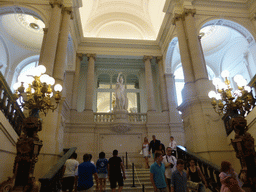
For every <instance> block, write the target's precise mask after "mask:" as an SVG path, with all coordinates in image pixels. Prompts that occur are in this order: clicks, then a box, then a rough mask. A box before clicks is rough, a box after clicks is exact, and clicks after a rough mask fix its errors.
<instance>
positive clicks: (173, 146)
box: [169, 136, 177, 157]
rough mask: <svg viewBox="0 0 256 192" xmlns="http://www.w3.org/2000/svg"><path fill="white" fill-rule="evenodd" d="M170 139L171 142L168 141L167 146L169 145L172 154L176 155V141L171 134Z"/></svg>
mask: <svg viewBox="0 0 256 192" xmlns="http://www.w3.org/2000/svg"><path fill="white" fill-rule="evenodd" d="M170 140H171V142H170V143H169V147H171V149H172V153H173V156H175V157H177V156H176V154H177V143H176V141H174V137H173V136H171V137H170Z"/></svg>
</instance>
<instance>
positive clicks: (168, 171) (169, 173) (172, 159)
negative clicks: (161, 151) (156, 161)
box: [163, 155, 177, 179]
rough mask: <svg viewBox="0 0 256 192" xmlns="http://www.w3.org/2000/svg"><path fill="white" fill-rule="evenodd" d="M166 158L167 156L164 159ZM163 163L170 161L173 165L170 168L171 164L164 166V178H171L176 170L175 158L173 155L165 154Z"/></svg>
mask: <svg viewBox="0 0 256 192" xmlns="http://www.w3.org/2000/svg"><path fill="white" fill-rule="evenodd" d="M166 158H168V159H166ZM163 163H164V165H167V164H169V163H172V164H173V165H174V166H173V168H171V166H169V167H166V168H165V176H166V178H168V179H171V178H172V173H173V172H174V171H175V170H176V164H177V159H176V158H175V157H174V156H168V155H165V156H164V157H163Z"/></svg>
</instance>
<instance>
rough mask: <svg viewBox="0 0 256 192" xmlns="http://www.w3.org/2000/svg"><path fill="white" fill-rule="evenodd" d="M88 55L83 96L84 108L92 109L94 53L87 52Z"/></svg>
mask: <svg viewBox="0 0 256 192" xmlns="http://www.w3.org/2000/svg"><path fill="white" fill-rule="evenodd" d="M86 56H87V57H88V61H89V62H88V70H87V71H88V72H87V79H86V97H85V110H86V111H92V103H93V91H94V64H95V58H96V54H87V55H86Z"/></svg>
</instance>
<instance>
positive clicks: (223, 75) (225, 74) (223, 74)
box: [221, 70, 229, 78]
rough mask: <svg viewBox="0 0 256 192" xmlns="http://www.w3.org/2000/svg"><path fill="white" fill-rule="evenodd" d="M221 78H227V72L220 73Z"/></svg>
mask: <svg viewBox="0 0 256 192" xmlns="http://www.w3.org/2000/svg"><path fill="white" fill-rule="evenodd" d="M221 77H223V78H225V77H229V71H228V70H224V71H222V73H221Z"/></svg>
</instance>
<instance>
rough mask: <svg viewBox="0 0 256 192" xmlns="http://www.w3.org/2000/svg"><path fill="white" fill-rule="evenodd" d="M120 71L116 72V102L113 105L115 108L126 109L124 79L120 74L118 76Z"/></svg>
mask: <svg viewBox="0 0 256 192" xmlns="http://www.w3.org/2000/svg"><path fill="white" fill-rule="evenodd" d="M121 74H122V73H118V76H117V82H116V90H115V95H116V102H115V107H116V108H117V109H127V98H126V96H125V92H124V90H125V86H124V84H123V82H124V79H123V77H122V76H120V75H121Z"/></svg>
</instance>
